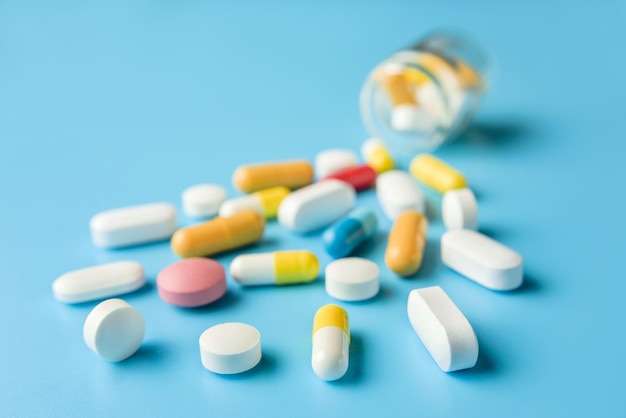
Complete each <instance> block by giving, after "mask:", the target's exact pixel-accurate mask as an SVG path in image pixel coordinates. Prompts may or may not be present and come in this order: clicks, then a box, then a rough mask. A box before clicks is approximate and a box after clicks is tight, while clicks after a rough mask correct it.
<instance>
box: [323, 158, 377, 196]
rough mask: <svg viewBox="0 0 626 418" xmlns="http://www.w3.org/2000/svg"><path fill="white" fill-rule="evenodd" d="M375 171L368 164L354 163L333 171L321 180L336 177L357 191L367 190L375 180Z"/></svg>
mask: <svg viewBox="0 0 626 418" xmlns="http://www.w3.org/2000/svg"><path fill="white" fill-rule="evenodd" d="M376 175H377V174H376V171H375V170H374V169H373V168H372V167H370V166H369V165H366V164H365V165H356V166H352V167H347V168H343V169H341V170H339V171H335V172H334V173H332V174H329V175H328V176H326V177H324V178H323V179H322V180H328V179H336V180H341V181H343V182H345V183H348V184H349V185H350V186H352V187H353V188H354V190H356V191H357V192H361V191H363V190H367V189H369V188H370V187H372V186H373V185H374V183H375V182H376Z"/></svg>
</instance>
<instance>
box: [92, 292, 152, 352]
mask: <svg viewBox="0 0 626 418" xmlns="http://www.w3.org/2000/svg"><path fill="white" fill-rule="evenodd" d="M145 329H146V324H145V321H144V319H143V316H142V315H141V313H140V312H139V311H138V310H137V309H135V308H133V307H132V306H130V305H129V304H128V303H126V302H124V301H123V300H121V299H107V300H105V301H104V302H101V303H99V304H98V305H96V307H95V308H93V309H92V310H91V312H90V313H89V315H87V319H85V325H84V326H83V338H84V340H85V343H86V344H87V347H89V348H90V349H91V350H92V351H93V352H94V353H96V354H97V355H99V356H100V357H102V358H103V359H105V360H108V361H122V360H125V359H127V358H128V357H130V356H132V355H133V354H134V353H135V351H137V349H138V348H139V346H140V345H141V342H142V341H143V336H144V332H145Z"/></svg>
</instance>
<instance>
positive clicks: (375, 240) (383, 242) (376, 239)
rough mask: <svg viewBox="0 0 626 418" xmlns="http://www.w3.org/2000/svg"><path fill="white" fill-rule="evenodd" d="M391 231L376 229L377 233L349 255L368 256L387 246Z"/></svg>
mask: <svg viewBox="0 0 626 418" xmlns="http://www.w3.org/2000/svg"><path fill="white" fill-rule="evenodd" d="M388 235H389V233H388V232H385V231H376V234H374V236H373V237H372V238H370V239H368V240H367V241H365V242H364V243H362V244H361V245H359V246H358V247H356V248H355V250H354V251H353V252H352V254H350V255H349V257H362V258H368V256H372V255H373V254H374V253H375V252H376V251H378V250H379V249H381V248H385V247H386V246H387V237H388Z"/></svg>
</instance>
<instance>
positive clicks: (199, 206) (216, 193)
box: [182, 184, 226, 218]
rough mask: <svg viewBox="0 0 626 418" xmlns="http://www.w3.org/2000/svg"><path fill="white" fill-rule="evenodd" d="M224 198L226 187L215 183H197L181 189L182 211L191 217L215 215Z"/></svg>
mask: <svg viewBox="0 0 626 418" xmlns="http://www.w3.org/2000/svg"><path fill="white" fill-rule="evenodd" d="M225 199H226V189H224V188H223V187H222V186H218V185H216V184H197V185H195V186H191V187H188V188H186V189H185V190H184V191H183V196H182V200H183V212H185V215H187V216H189V217H191V218H209V217H211V216H215V215H217V212H218V210H219V208H220V205H221V204H222V203H223V202H224V200H225Z"/></svg>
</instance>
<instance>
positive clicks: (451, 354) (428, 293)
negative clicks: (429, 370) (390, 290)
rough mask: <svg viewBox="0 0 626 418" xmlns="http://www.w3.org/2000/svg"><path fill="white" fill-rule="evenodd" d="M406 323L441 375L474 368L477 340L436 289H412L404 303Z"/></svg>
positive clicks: (469, 325)
mask: <svg viewBox="0 0 626 418" xmlns="http://www.w3.org/2000/svg"><path fill="white" fill-rule="evenodd" d="M407 312H408V315H409V321H410V322H411V325H412V326H413V329H414V330H415V332H416V333H417V335H418V337H419V338H420V340H421V341H422V343H423V344H424V346H425V347H426V349H427V350H428V352H429V353H430V355H431V356H432V358H433V360H435V363H437V365H438V366H439V367H440V368H441V370H443V371H444V372H453V371H456V370H462V369H468V368H470V367H474V366H475V365H476V361H477V359H478V340H477V339H476V334H475V333H474V329H473V328H472V325H471V324H470V323H469V321H468V320H467V318H465V316H464V315H463V313H462V312H461V311H460V310H459V308H458V307H457V306H456V305H455V304H454V302H453V301H452V299H450V297H449V296H448V295H447V294H446V292H444V291H443V289H442V288H441V287H439V286H432V287H426V288H423V289H415V290H412V291H411V293H409V300H408V303H407Z"/></svg>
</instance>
